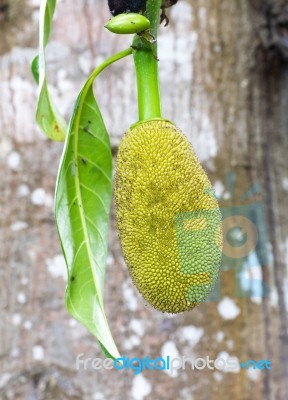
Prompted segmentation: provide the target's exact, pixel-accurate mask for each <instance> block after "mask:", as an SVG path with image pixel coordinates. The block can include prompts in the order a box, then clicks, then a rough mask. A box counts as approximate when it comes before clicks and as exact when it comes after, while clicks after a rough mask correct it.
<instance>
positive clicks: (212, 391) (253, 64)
mask: <svg viewBox="0 0 288 400" xmlns="http://www.w3.org/2000/svg"><path fill="white" fill-rule="evenodd" d="M38 5H39V1H28V0H26V1H25V2H23V1H21V2H20V1H14V2H12V1H9V0H0V35H1V42H0V94H1V104H0V132H1V137H0V146H1V147H0V164H1V171H3V172H2V174H1V175H2V180H1V186H0V187H1V200H0V205H1V206H0V210H1V214H0V215H1V216H0V219H1V224H0V243H1V244H0V247H1V250H0V263H1V270H0V274H1V280H0V289H1V293H0V301H1V303H0V305H1V322H0V327H1V341H0V362H1V375H0V398H1V399H2V398H3V399H10V398H11V399H12V398H13V399H66V398H67V399H68V398H69V399H106V398H109V399H110V398H111V399H123V398H127V399H130V398H131V399H144V398H146V399H157V400H158V399H159V400H161V399H176V398H177V399H183V400H184V399H192V398H193V399H194V400H195V399H196V400H207V399H211V400H212V399H213V400H215V399H216V400H217V399H219V400H220V399H221V400H226V399H230V398H231V397H233V398H234V399H235V400H236V399H237V400H238V399H239V400H246V399H247V400H250V399H251V398H253V399H255V400H258V399H259V400H260V399H261V400H262V399H264V400H270V399H271V400H272V399H273V400H274V399H275V400H284V399H286V398H287V397H288V388H287V384H288V369H287V363H288V336H287V335H288V326H287V325H288V322H287V303H288V299H287V290H288V287H287V286H288V285H287V282H288V281H287V278H288V277H287V254H288V239H287V238H288V232H287V231H288V224H287V222H288V221H287V219H288V214H287V197H288V172H287V166H288V162H287V154H288V132H287V131H288V113H287V110H286V109H287V106H288V44H287V43H288V8H287V1H284V0H283V1H281V0H209V1H206V0H190V1H185V0H179V2H178V3H177V5H175V6H173V7H172V8H171V9H169V10H167V14H168V15H169V18H170V24H169V26H168V27H166V28H164V27H161V28H160V35H159V59H160V61H159V69H160V81H161V92H162V98H163V114H164V116H165V117H166V118H168V119H169V120H171V121H174V122H175V124H176V125H178V126H179V128H181V129H182V130H183V132H184V133H185V134H186V135H187V137H188V138H189V140H190V141H191V143H192V145H193V147H194V148H195V151H196V153H197V155H198V157H199V159H200V161H201V162H202V164H203V166H204V167H205V170H206V171H207V173H208V175H209V177H210V178H211V180H212V182H213V183H214V186H215V189H216V193H217V194H219V195H221V199H220V205H221V207H222V210H223V213H224V216H226V217H227V218H228V215H237V212H238V211H237V210H240V208H241V207H242V208H241V209H244V208H245V207H246V208H245V210H248V211H247V212H248V214H249V213H250V214H249V215H250V216H251V213H252V214H253V212H254V211H253V210H256V209H257V212H258V211H259V210H261V204H263V205H264V214H263V215H264V217H265V221H264V218H262V215H261V213H260V214H257V215H260V219H259V218H258V217H257V218H258V219H257V218H256V219H253V218H254V217H253V218H252V219H253V223H254V224H255V225H256V227H257V229H259V232H258V239H259V238H260V239H261V241H262V243H261V246H260V245H257V247H256V250H255V251H254V252H253V257H254V258H253V257H252V256H251V254H250V257H246V258H242V259H241V258H236V257H235V258H234V257H233V254H234V253H233V252H232V253H233V254H232V256H231V257H228V258H227V257H226V256H227V254H226V256H225V254H224V256H225V257H226V258H225V257H224V259H223V268H222V273H221V279H220V291H218V292H217V290H215V293H214V295H215V297H214V301H210V302H204V303H202V304H200V305H199V307H197V308H196V309H195V310H193V311H191V312H188V313H184V314H182V315H179V316H176V317H174V318H171V317H168V316H165V315H162V314H160V313H159V312H157V311H155V310H152V309H150V308H149V307H146V306H145V304H144V302H143V301H142V300H141V298H140V296H138V293H137V291H136V289H135V288H134V286H133V285H132V283H131V279H130V278H129V275H128V272H127V268H126V266H125V265H124V262H123V260H122V256H121V252H120V245H119V241H118V237H117V233H116V232H115V223H114V211H113V212H112V216H113V222H112V226H111V235H110V255H109V257H108V268H107V281H106V300H105V304H106V311H107V317H108V321H109V322H110V325H111V330H112V332H113V334H114V337H115V340H116V343H117V345H118V346H119V349H120V352H121V353H122V354H125V355H127V356H128V357H130V358H132V357H145V356H146V355H149V356H150V357H151V358H156V357H159V356H161V354H164V353H165V352H166V351H168V353H169V354H170V355H171V357H173V356H174V357H176V356H177V355H178V356H186V357H202V358H205V357H206V356H209V357H210V359H216V358H217V357H220V356H221V357H223V356H225V355H226V356H227V354H226V353H228V354H229V356H233V357H237V359H238V362H239V363H243V362H246V361H248V360H256V361H258V360H269V361H271V362H272V369H271V370H269V369H263V370H259V369H256V370H253V369H252V370H251V369H249V370H248V371H247V370H246V369H245V368H243V367H240V368H239V371H238V372H234V373H232V372H226V373H224V372H221V371H217V370H214V371H211V370H209V369H204V370H201V371H197V370H194V371H193V370H190V369H189V368H188V367H187V366H186V370H179V371H178V372H177V373H175V374H174V375H173V376H170V375H169V374H166V373H164V372H162V371H144V372H143V373H142V374H141V375H135V376H134V375H133V374H132V372H131V371H122V372H121V373H120V372H118V371H115V370H111V371H105V370H97V371H95V370H94V371H93V370H92V369H91V368H90V369H89V370H87V371H85V370H83V369H82V370H79V371H77V370H76V369H75V368H76V357H77V355H78V354H80V353H83V354H84V357H101V353H100V351H99V348H98V345H97V343H96V340H95V338H93V337H92V336H91V335H90V334H89V333H88V332H87V331H86V330H85V329H84V328H83V327H81V326H80V324H78V323H77V322H75V321H74V320H72V319H71V318H70V317H69V315H68V312H67V311H66V309H65V307H64V301H63V294H64V290H65V279H66V275H65V264H64V261H63V258H62V256H60V254H61V250H60V245H59V241H58V237H57V232H56V228H55V225H54V220H53V192H54V186H55V179H56V173H57V168H58V164H59V160H60V155H61V151H62V147H63V144H61V143H52V142H48V141H47V140H44V139H43V137H42V136H41V135H40V134H39V132H38V129H37V128H36V126H35V123H34V113H35V102H36V93H37V91H36V88H35V85H34V83H33V80H32V77H31V74H30V70H29V64H30V62H31V60H32V58H33V56H34V55H35V54H36V47H37V16H38V14H37V10H38ZM108 18H109V13H108V8H107V5H106V2H105V1H104V0H98V1H96V0H90V1H89V0H75V1H73V2H71V1H68V0H64V1H61V2H59V4H58V6H57V14H56V16H55V25H54V27H53V33H52V40H51V44H50V46H49V47H48V49H47V59H48V69H49V80H50V82H51V85H52V86H51V91H52V93H53V96H54V97H55V98H56V101H57V103H58V105H59V107H60V109H61V111H62V112H63V113H64V114H65V115H66V117H69V114H70V113H71V109H72V106H73V102H74V101H75V99H76V96H77V92H78V91H79V89H80V87H81V86H82V85H83V82H84V80H85V77H87V75H88V73H89V72H90V71H92V69H93V68H94V67H95V65H98V64H99V63H100V62H101V60H102V59H103V58H105V57H107V56H109V55H111V54H112V53H113V52H116V51H117V50H121V49H124V48H126V47H128V46H129V45H130V41H131V37H126V36H125V37H123V36H121V37H119V36H116V35H113V34H111V33H109V32H107V31H106V30H105V29H104V28H103V25H104V24H105V22H106V21H107V20H108ZM95 93H96V97H97V98H98V101H99V104H100V108H101V110H102V111H103V115H104V119H105V121H106V122H107V127H108V131H109V133H110V134H111V141H112V145H113V148H114V149H115V152H116V151H117V146H118V144H119V140H120V138H121V136H122V135H123V133H124V132H125V130H126V129H127V128H128V127H129V126H130V125H131V124H132V123H133V122H135V121H136V120H137V101H136V93H135V76H134V73H133V63H132V60H131V59H130V60H126V59H125V60H123V61H121V62H120V63H119V64H117V65H116V66H113V67H111V68H110V69H109V71H107V72H105V73H104V74H103V77H102V78H100V79H99V82H98V83H97V85H96V87H95ZM234 183H235V185H234ZM247 192H248V194H247V196H246V197H245V198H243V196H244V195H245V194H246V193H247ZM237 207H238V208H237ZM243 207H244V208H243ZM236 211H237V212H236ZM259 212H260V211H259ZM223 223H225V220H224V222H223ZM253 226H254V225H253ZM260 230H261V232H260ZM249 232H250V233H251V231H249ZM249 232H248V234H249ZM266 233H267V237H266ZM260 239H259V241H260ZM259 243H260V242H259ZM267 246H268V250H267V251H266V250H265V249H266V247H267ZM235 251H236V250H235ZM230 255H231V254H230ZM251 257H252V258H251ZM251 263H252V264H253V263H254V264H255V265H254V264H253V265H252V264H251ZM243 277H244V281H243ZM253 279H254V281H256V282H257V280H258V285H259V281H262V283H263V287H264V288H265V293H264V294H266V295H265V296H262V297H261V298H259V293H258V297H257V298H255V297H253V290H254V289H253V287H254V286H253ZM260 284H261V282H260ZM254 288H255V287H254ZM261 288H262V286H261ZM285 291H286V293H285ZM266 292H267V293H266ZM219 293H220V296H219ZM254 294H255V293H254ZM223 310H224V311H223ZM238 311H239V312H238ZM136 328H137V329H136ZM187 332H188V333H189V335H188V336H187ZM173 353H174V354H173ZM111 382H113V384H112V383H111ZM145 396H146V397H145Z"/></svg>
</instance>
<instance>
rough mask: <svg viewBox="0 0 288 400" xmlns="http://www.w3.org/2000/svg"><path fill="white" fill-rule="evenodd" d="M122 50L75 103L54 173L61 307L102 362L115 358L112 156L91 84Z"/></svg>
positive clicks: (90, 81)
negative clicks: (107, 280) (109, 315)
mask: <svg viewBox="0 0 288 400" xmlns="http://www.w3.org/2000/svg"><path fill="white" fill-rule="evenodd" d="M131 53H132V50H131V49H128V50H125V51H123V52H121V53H118V54H116V55H115V56H113V57H110V58H109V59H108V60H106V61H105V62H104V63H103V64H102V65H101V66H100V67H99V68H97V69H96V70H95V71H94V72H93V74H92V75H91V76H90V77H89V79H88V81H87V82H86V84H85V85H84V87H83V89H82V90H81V92H80V94H79V96H78V99H77V101H76V104H75V107H74V111H73V115H72V118H71V121H70V124H69V130H68V134H67V137H66V141H65V146H64V152H63V155H62V160H61V165H60V168H59V172H58V178H57V184H56V194H55V216H56V223H57V228H58V232H59V236H60V240H61V245H62V250H63V253H64V256H65V260H66V264H67V268H68V284H67V288H66V296H65V299H66V306H67V308H68V310H69V312H70V313H71V314H72V315H73V316H74V317H75V318H76V319H77V320H79V321H80V322H81V323H82V324H83V325H85V326H86V327H87V329H88V330H89V331H90V332H91V333H93V334H94V335H95V336H96V337H97V338H98V340H99V342H100V347H101V349H102V351H103V353H104V354H105V355H106V356H107V357H111V358H117V357H120V355H119V352H118V350H117V347H116V345H115V343H114V340H113V338H112V335H111V332H110V329H109V326H108V323H107V320H106V316H105V312H104V306H103V294H104V293H103V292H104V277H105V268H106V257H107V247H108V227H109V212H110V204H111V197H112V153H111V147H110V142H109V136H108V133H107V130H106V127H105V125H104V122H103V119H102V116H101V114H100V111H99V108H98V105H97V103H96V100H95V97H94V94H93V90H92V84H93V81H94V79H95V77H96V76H97V75H98V74H99V73H100V72H101V71H102V70H103V69H104V68H106V67H107V66H108V65H110V64H111V63H112V62H114V61H117V60H119V59H120V58H123V57H125V56H127V55H129V54H131Z"/></svg>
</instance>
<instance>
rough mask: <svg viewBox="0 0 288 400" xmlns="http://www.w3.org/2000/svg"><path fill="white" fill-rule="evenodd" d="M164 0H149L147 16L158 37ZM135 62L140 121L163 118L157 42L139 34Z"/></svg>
mask: <svg viewBox="0 0 288 400" xmlns="http://www.w3.org/2000/svg"><path fill="white" fill-rule="evenodd" d="M161 4H162V0H147V3H146V17H147V18H148V19H149V21H150V22H151V33H152V35H153V36H154V38H155V39H157V31H158V23H159V13H160V7H161ZM132 47H133V49H134V64H135V70H136V78H137V93H138V113H139V121H145V120H149V119H153V118H162V114H161V98H160V88H159V76H158V61H157V42H156V43H154V44H151V43H149V42H146V41H145V40H144V39H141V37H139V36H138V35H136V36H135V38H134V40H133V46H132Z"/></svg>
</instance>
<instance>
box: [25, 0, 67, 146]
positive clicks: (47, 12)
mask: <svg viewBox="0 0 288 400" xmlns="http://www.w3.org/2000/svg"><path fill="white" fill-rule="evenodd" d="M55 6H56V0H42V3H41V6H40V17H39V55H38V56H36V57H35V58H34V60H33V61H32V65H31V70H32V74H33V76H34V79H35V81H36V82H37V83H38V84H39V97H38V104H37V111H36V121H37V123H38V125H39V126H40V128H41V129H42V131H43V132H44V133H45V134H46V136H47V137H48V138H50V139H52V140H57V141H63V140H64V139H65V135H66V131H67V124H66V121H65V119H64V118H63V116H62V115H61V114H60V112H59V111H58V109H57V108H56V106H55V104H54V103H53V101H52V99H51V97H50V94H49V90H48V85H47V80H46V63H45V47H46V45H47V42H48V39H49V36H50V31H51V26H52V19H53V14H54V11H55Z"/></svg>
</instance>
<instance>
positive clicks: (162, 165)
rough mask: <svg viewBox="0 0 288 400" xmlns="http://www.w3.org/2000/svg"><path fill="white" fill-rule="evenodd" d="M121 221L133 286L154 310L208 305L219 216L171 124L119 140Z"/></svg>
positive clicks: (151, 125) (138, 129) (148, 125)
mask: <svg viewBox="0 0 288 400" xmlns="http://www.w3.org/2000/svg"><path fill="white" fill-rule="evenodd" d="M115 206H116V221H117V228H118V231H119V237H120V242H121V247H122V252H123V256H124V259H125V261H126V264H127V266H128V269H129V272H130V275H131V277H132V280H133V282H134V284H135V286H136V287H137V289H138V290H139V292H140V293H141V294H142V296H143V297H144V299H145V300H146V301H147V302H148V303H150V304H151V305H152V306H153V307H154V308H156V309H158V310H161V311H163V312H167V313H179V312H183V311H187V310H189V309H192V308H193V307H195V306H196V305H197V304H198V303H199V302H201V301H203V300H204V299H205V298H206V297H207V295H208V293H209V292H210V291H211V288H212V287H213V286H214V284H215V281H216V279H217V276H218V272H219V267H220V263H221V247H222V230H221V213H220V210H219V207H218V203H217V200H216V198H215V195H214V192H213V188H212V186H211V183H210V182H209V179H208V177H207V175H206V173H205V172H204V170H203V169H202V167H201V165H200V163H199V161H198V159H197V157H196V155H195V153H194V150H193V148H192V146H191V145H190V143H189V141H188V140H187V138H186V137H185V136H184V135H183V133H182V132H181V131H180V130H179V129H178V128H176V127H175V126H174V125H173V124H172V123H171V122H168V121H166V120H156V119H155V120H151V121H146V122H142V123H138V124H137V125H135V126H134V127H132V128H130V130H129V131H128V132H127V133H126V134H125V135H124V137H123V138H122V140H121V143H120V146H119V150H118V154H117V160H116V174H115Z"/></svg>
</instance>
